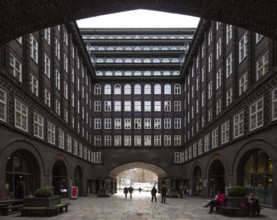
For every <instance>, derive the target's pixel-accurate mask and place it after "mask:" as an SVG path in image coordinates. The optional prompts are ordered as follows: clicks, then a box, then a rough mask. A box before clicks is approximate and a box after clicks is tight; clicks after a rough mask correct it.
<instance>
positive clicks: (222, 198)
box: [204, 191, 225, 214]
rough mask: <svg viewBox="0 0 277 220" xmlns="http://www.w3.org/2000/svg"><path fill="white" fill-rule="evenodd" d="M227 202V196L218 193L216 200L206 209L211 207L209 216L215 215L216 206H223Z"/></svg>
mask: <svg viewBox="0 0 277 220" xmlns="http://www.w3.org/2000/svg"><path fill="white" fill-rule="evenodd" d="M224 202H225V195H224V194H223V193H221V192H220V191H217V194H216V196H215V198H214V199H212V200H211V201H210V202H209V203H208V204H207V205H205V206H204V207H206V208H207V207H209V206H210V211H209V214H211V213H213V211H214V207H215V206H217V205H218V206H222V205H223V204H224Z"/></svg>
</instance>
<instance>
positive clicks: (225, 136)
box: [221, 121, 230, 144]
mask: <svg viewBox="0 0 277 220" xmlns="http://www.w3.org/2000/svg"><path fill="white" fill-rule="evenodd" d="M229 131H230V123H229V121H227V122H225V123H224V124H223V125H221V143H222V144H225V143H227V142H229V138H230V133H229Z"/></svg>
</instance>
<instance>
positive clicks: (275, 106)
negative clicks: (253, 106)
mask: <svg viewBox="0 0 277 220" xmlns="http://www.w3.org/2000/svg"><path fill="white" fill-rule="evenodd" d="M0 92H1V90H0ZM0 97H1V95H0ZM0 109H1V108H0ZM276 119H277V89H274V90H273V91H272V120H276Z"/></svg>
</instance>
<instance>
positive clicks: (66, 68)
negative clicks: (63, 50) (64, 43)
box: [63, 54, 68, 72]
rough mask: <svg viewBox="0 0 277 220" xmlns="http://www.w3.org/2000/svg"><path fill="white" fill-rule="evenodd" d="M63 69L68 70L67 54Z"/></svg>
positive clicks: (64, 58)
mask: <svg viewBox="0 0 277 220" xmlns="http://www.w3.org/2000/svg"><path fill="white" fill-rule="evenodd" d="M63 69H64V70H65V72H68V58H67V56H66V55H65V54H64V57H63Z"/></svg>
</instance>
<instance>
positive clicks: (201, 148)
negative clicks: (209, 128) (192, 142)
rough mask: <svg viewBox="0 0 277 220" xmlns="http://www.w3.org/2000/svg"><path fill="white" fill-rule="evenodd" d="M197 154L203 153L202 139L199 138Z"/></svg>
mask: <svg viewBox="0 0 277 220" xmlns="http://www.w3.org/2000/svg"><path fill="white" fill-rule="evenodd" d="M197 148H198V155H201V154H203V139H202V138H201V139H199V141H198V147H197Z"/></svg>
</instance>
